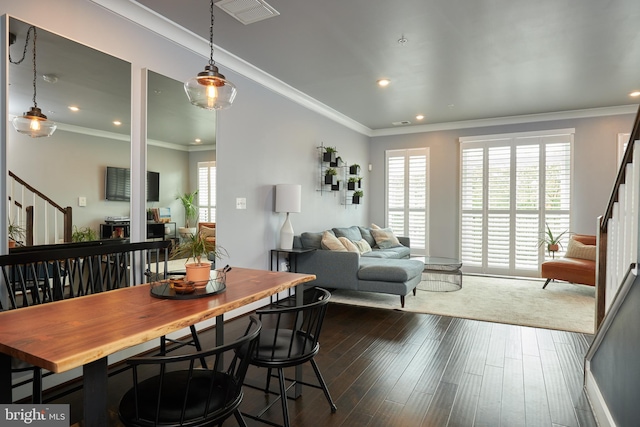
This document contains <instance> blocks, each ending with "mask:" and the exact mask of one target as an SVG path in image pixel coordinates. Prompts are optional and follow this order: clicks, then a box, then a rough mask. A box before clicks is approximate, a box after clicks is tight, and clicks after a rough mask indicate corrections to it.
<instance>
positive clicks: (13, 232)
mask: <svg viewBox="0 0 640 427" xmlns="http://www.w3.org/2000/svg"><path fill="white" fill-rule="evenodd" d="M7 235H8V236H9V247H10V248H13V247H15V246H16V244H17V243H18V242H21V241H22V239H24V235H25V229H24V227H23V226H21V225H19V224H16V223H15V222H11V219H9V226H8V228H7Z"/></svg>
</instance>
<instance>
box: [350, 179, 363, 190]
mask: <svg viewBox="0 0 640 427" xmlns="http://www.w3.org/2000/svg"><path fill="white" fill-rule="evenodd" d="M359 181H360V178H358V177H355V176H350V177H349V180H348V181H347V190H355V189H356V183H358V182H359Z"/></svg>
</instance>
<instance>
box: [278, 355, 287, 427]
mask: <svg viewBox="0 0 640 427" xmlns="http://www.w3.org/2000/svg"><path fill="white" fill-rule="evenodd" d="M278 380H279V382H280V403H281V404H282V417H283V419H284V427H289V404H288V403H287V389H286V384H285V382H284V370H283V369H282V368H278Z"/></svg>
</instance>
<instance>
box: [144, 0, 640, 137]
mask: <svg viewBox="0 0 640 427" xmlns="http://www.w3.org/2000/svg"><path fill="white" fill-rule="evenodd" d="M134 3H135V2H134ZM137 3H139V4H141V5H143V6H146V7H148V8H149V9H151V10H153V11H155V12H156V13H159V14H161V15H163V16H165V17H166V18H168V19H169V20H172V21H174V22H176V23H177V24H179V25H180V26H183V27H184V28H186V29H188V30H190V31H192V32H194V33H196V34H198V35H200V36H202V37H203V38H205V39H208V38H209V23H210V22H209V21H210V18H209V1H208V0H189V1H187V2H184V1H181V2H177V1H175V0H138V1H137ZM268 3H269V4H270V5H271V6H272V7H273V8H275V9H276V10H277V11H278V12H279V15H278V16H275V17H273V18H269V19H266V20H262V21H259V22H255V23H252V24H249V25H243V24H242V23H241V22H239V21H238V20H236V19H234V18H232V17H231V16H230V15H228V14H227V13H225V12H224V11H222V10H221V9H220V8H218V7H214V12H215V26H214V43H215V45H216V46H219V47H220V48H222V49H224V50H226V51H229V52H230V53H232V54H234V55H236V56H238V57H240V58H241V59H243V60H245V61H247V62H249V63H251V64H253V65H254V66H256V67H258V68H259V69H261V70H263V71H265V72H266V73H268V74H270V75H272V76H274V77H276V78H277V79H280V80H282V81H284V82H285V83H287V84H289V85H290V86H292V87H294V88H296V89H298V90H300V91H301V92H303V93H305V94H307V95H309V96H311V97H312V98H315V99H316V100H318V101H320V102H321V103H324V104H326V105H327V106H329V107H331V108H333V109H335V110H337V111H338V112H340V113H342V114H344V115H346V116H348V117H350V118H351V119H353V120H355V121H357V122H359V123H360V124H362V125H364V126H366V127H368V128H370V129H372V130H377V129H385V128H392V127H393V125H392V123H393V122H398V121H405V120H406V121H410V122H411V124H412V125H421V124H433V123H445V122H456V121H463V120H476V119H486V118H496V117H508V116H515V115H530V114H538V113H548V112H563V111H571V110H581V109H591V108H600V107H611V106H622V105H631V104H638V103H639V102H640V100H639V99H638V98H630V97H629V96H628V94H629V93H630V92H631V91H633V90H640V30H639V29H638V28H639V23H640V1H638V0H535V1H524V0H396V1H380V0H323V1H311V0H297V1H291V0H268ZM401 37H404V38H406V39H407V42H406V43H405V44H404V45H401V44H400V43H398V40H399V39H400V38H401ZM214 59H215V53H214ZM203 65H204V64H203ZM221 65H222V66H223V65H224V64H221ZM196 71H199V70H196ZM194 72H195V71H194ZM383 77H384V78H389V79H391V81H392V83H391V85H390V86H388V87H387V88H384V89H382V88H379V87H377V86H376V84H375V82H376V81H377V80H378V79H380V78H383ZM238 92H239V95H238V96H241V94H242V87H240V88H238ZM419 113H420V114H424V115H425V119H424V120H423V121H422V122H418V121H417V120H416V119H415V116H416V114H419Z"/></svg>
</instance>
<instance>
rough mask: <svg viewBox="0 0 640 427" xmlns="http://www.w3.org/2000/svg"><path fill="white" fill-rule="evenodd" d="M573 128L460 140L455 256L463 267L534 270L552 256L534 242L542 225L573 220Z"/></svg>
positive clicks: (559, 226) (558, 227)
mask: <svg viewBox="0 0 640 427" xmlns="http://www.w3.org/2000/svg"><path fill="white" fill-rule="evenodd" d="M573 134H574V130H573V129H565V130H559V131H549V132H531V133H523V134H515V135H497V136H491V137H468V138H461V139H460V142H461V150H460V156H461V178H460V185H461V189H460V197H461V203H460V206H461V217H460V257H461V259H462V262H463V265H465V270H466V271H469V272H480V273H497V274H509V275H526V276H534V275H537V273H538V269H539V265H540V263H541V262H543V261H544V260H545V259H546V258H548V257H549V255H548V253H547V252H546V248H544V247H543V246H540V244H539V241H540V238H541V237H542V236H543V235H544V231H545V230H546V224H548V225H549V227H550V228H551V230H552V231H553V232H554V234H557V233H560V232H562V231H564V230H568V229H569V226H570V224H571V217H570V212H571V151H572V145H573V144H572V143H573ZM565 236H566V237H565V241H564V242H562V243H563V245H562V246H563V247H564V248H566V246H567V241H568V233H567V235H565ZM561 255H562V254H561V253H560V254H557V255H556V256H561Z"/></svg>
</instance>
